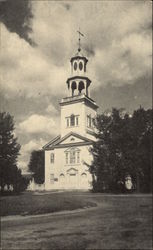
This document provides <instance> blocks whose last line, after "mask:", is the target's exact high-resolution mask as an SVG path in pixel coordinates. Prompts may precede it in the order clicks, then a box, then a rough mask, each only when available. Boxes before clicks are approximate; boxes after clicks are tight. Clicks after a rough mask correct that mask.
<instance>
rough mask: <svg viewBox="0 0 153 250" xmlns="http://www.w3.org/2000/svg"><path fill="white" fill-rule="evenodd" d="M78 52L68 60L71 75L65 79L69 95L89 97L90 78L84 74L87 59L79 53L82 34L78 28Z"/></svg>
mask: <svg viewBox="0 0 153 250" xmlns="http://www.w3.org/2000/svg"><path fill="white" fill-rule="evenodd" d="M77 32H78V34H79V43H78V52H77V53H76V55H75V56H73V57H72V58H71V60H70V62H71V77H70V78H68V79H67V86H68V90H69V96H76V95H80V94H85V95H87V96H89V97H90V92H89V86H90V83H91V81H90V79H89V78H88V77H87V76H86V68H87V62H88V59H87V58H86V57H85V56H84V55H83V54H82V53H81V38H80V37H81V36H84V35H83V34H82V33H81V32H80V30H79V31H77Z"/></svg>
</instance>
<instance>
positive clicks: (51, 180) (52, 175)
mask: <svg viewBox="0 0 153 250" xmlns="http://www.w3.org/2000/svg"><path fill="white" fill-rule="evenodd" d="M50 183H51V184H54V174H51V175H50Z"/></svg>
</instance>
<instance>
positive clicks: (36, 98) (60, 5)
mask: <svg viewBox="0 0 153 250" xmlns="http://www.w3.org/2000/svg"><path fill="white" fill-rule="evenodd" d="M12 2H13V4H12ZM0 5H1V6H0V7H1V11H0V12H1V13H0V14H1V26H0V29H1V57H0V68H1V72H0V75H1V91H0V100H1V110H2V111H7V112H10V114H11V115H13V116H14V120H15V126H16V130H15V134H16V136H17V137H18V141H19V143H20V144H21V146H22V148H21V155H20V157H19V166H20V167H21V168H22V169H24V170H25V169H26V167H27V164H28V162H29V155H30V152H31V151H32V150H33V149H40V148H41V147H42V146H43V145H44V144H45V143H47V142H48V141H50V140H51V139H52V138H53V137H54V136H56V135H58V134H59V132H60V131H59V121H60V109H59V104H58V103H59V101H60V99H61V98H62V97H66V96H67V86H66V80H67V78H68V77H69V76H70V61H69V60H70V58H71V56H73V55H74V54H75V53H76V51H77V42H78V40H77V39H78V35H77V32H76V31H77V30H78V28H79V27H80V28H81V32H83V33H84V38H83V39H82V51H83V53H84V55H86V56H87V57H88V59H89V62H88V76H89V77H90V79H91V80H92V84H91V97H92V99H94V100H96V102H97V104H98V105H99V106H100V111H99V112H103V111H104V110H106V109H111V108H112V107H117V108H125V109H126V110H127V111H128V112H132V111H133V110H134V109H137V108H138V107H139V106H140V105H141V106H142V107H144V108H145V109H147V108H150V107H151V98H152V91H151V61H152V40H151V27H152V17H151V16H152V6H151V1H149V0H148V1H133V0H132V1H129V0H128V1H75V2H74V1H55V2H54V1H30V2H28V1H22V0H18V1H17V0H14V1H6V2H1V3H0Z"/></svg>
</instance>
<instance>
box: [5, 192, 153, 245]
mask: <svg viewBox="0 0 153 250" xmlns="http://www.w3.org/2000/svg"><path fill="white" fill-rule="evenodd" d="M90 202H91V203H92V204H93V203H97V206H96V207H95V208H93V209H84V210H82V211H81V212H79V213H73V214H72V213H70V214H65V215H62V214H60V215H56V216H51V215H47V216H41V217H30V218H28V217H27V218H25V217H22V218H21V219H17V218H16V220H6V221H3V220H2V225H1V242H2V243H1V246H2V249H5V250H6V249H7V250H8V249H12V250H14V249H20V250H21V249H24V250H25V249H26V250H27V249H29V250H31V249H35V250H40V249H41V250H49V249H53V250H59V249H60V250H62V249H65V250H70V249H71V250H78V249H82V250H83V249H103V250H106V249H108V250H110V249H112V250H114V249H116V250H117V249H122V250H127V249H130V250H131V249H132V250H136V249H137V250H149V249H150V250H152V249H153V248H152V196H151V195H143V194H141V195H133V194H131V195H107V194H92V193H83V192H63V193H56V194H53V193H52V194H45V195H33V194H30V193H29V194H28V193H25V194H23V195H20V196H18V197H17V196H16V197H15V196H14V197H2V204H3V211H5V214H6V212H7V214H10V212H11V214H12V213H13V214H14V211H15V212H16V213H18V214H19V213H20V214H22V213H24V212H25V211H29V213H30V214H38V213H42V212H45V211H46V212H52V211H53V212H54V211H59V210H66V209H68V210H70V209H75V208H78V207H81V206H88V205H89V204H90Z"/></svg>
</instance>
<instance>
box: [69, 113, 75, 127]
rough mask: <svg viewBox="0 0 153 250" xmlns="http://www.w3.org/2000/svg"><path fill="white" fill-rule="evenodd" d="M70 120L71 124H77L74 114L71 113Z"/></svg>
mask: <svg viewBox="0 0 153 250" xmlns="http://www.w3.org/2000/svg"><path fill="white" fill-rule="evenodd" d="M70 120H71V126H75V116H74V115H71V117H70Z"/></svg>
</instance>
